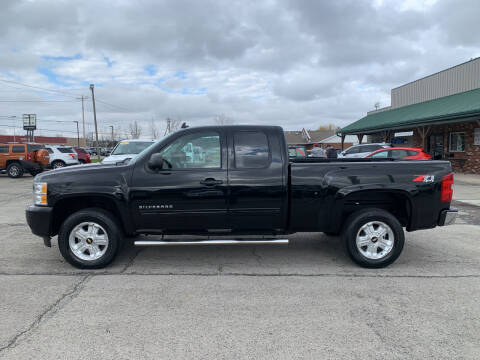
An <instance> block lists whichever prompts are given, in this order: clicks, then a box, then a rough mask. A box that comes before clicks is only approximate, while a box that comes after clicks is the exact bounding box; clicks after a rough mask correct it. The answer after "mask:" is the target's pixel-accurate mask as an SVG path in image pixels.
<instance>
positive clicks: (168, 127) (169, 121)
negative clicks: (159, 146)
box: [163, 118, 172, 136]
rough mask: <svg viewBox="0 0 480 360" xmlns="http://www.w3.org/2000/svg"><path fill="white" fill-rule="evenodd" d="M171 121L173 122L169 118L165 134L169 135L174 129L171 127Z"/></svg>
mask: <svg viewBox="0 0 480 360" xmlns="http://www.w3.org/2000/svg"><path fill="white" fill-rule="evenodd" d="M170 123H171V120H170V118H167V128H166V129H165V134H163V136H165V135H167V134H170V132H171V131H172V130H171V129H170Z"/></svg>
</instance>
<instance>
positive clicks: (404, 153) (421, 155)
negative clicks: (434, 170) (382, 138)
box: [365, 147, 432, 160]
mask: <svg viewBox="0 0 480 360" xmlns="http://www.w3.org/2000/svg"><path fill="white" fill-rule="evenodd" d="M365 157H366V158H376V159H379V158H391V159H416V160H432V155H430V154H427V153H426V152H424V151H423V149H420V148H411V147H392V148H386V149H380V150H377V151H374V152H372V153H371V154H368V155H367V156H365Z"/></svg>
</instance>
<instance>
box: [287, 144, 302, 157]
mask: <svg viewBox="0 0 480 360" xmlns="http://www.w3.org/2000/svg"><path fill="white" fill-rule="evenodd" d="M288 157H289V158H290V159H298V158H300V159H303V158H306V157H307V150H306V148H305V146H289V147H288Z"/></svg>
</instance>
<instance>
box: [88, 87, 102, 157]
mask: <svg viewBox="0 0 480 360" xmlns="http://www.w3.org/2000/svg"><path fill="white" fill-rule="evenodd" d="M94 87H95V85H94V84H90V90H91V91H92V103H93V121H94V122H95V148H96V150H97V157H98V161H100V149H99V148H98V127H97V110H96V108H95V92H94V90H93V89H94Z"/></svg>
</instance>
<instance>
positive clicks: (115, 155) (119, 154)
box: [102, 139, 155, 164]
mask: <svg viewBox="0 0 480 360" xmlns="http://www.w3.org/2000/svg"><path fill="white" fill-rule="evenodd" d="M154 142H155V140H140V139H134V140H121V141H119V142H118V144H117V145H116V146H115V147H114V148H113V151H112V153H111V154H110V156H108V157H106V158H105V159H103V160H102V164H115V163H117V162H120V161H125V160H126V159H132V158H133V157H135V156H136V155H138V154H140V153H141V152H142V151H143V150H145V149H146V148H147V147H149V146H150V145H152V144H153V143H154Z"/></svg>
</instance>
